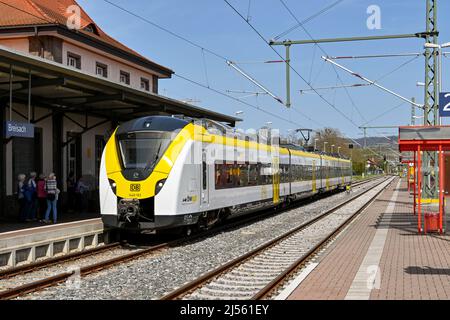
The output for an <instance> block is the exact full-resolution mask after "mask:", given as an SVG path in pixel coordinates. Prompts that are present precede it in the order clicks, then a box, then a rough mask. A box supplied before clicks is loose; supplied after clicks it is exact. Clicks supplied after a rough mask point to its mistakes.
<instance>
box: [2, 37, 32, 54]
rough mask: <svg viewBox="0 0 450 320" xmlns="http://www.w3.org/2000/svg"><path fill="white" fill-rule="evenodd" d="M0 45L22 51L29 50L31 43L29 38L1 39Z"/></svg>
mask: <svg viewBox="0 0 450 320" xmlns="http://www.w3.org/2000/svg"><path fill="white" fill-rule="evenodd" d="M0 45H2V46H5V47H8V48H11V49H14V50H17V51H22V52H29V49H30V44H29V41H28V38H17V39H1V38H0Z"/></svg>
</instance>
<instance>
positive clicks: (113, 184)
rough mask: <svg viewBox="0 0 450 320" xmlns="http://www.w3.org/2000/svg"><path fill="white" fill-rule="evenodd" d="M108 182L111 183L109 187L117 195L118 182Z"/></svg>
mask: <svg viewBox="0 0 450 320" xmlns="http://www.w3.org/2000/svg"><path fill="white" fill-rule="evenodd" d="M108 181H109V185H110V187H111V189H112V191H113V192H114V194H116V187H117V184H116V182H115V181H114V180H111V179H108Z"/></svg>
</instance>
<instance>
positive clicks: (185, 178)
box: [100, 116, 352, 233]
mask: <svg viewBox="0 0 450 320" xmlns="http://www.w3.org/2000/svg"><path fill="white" fill-rule="evenodd" d="M351 176H352V170H351V162H350V161H349V160H345V159H340V158H335V157H330V156H325V155H319V154H315V153H309V152H305V151H302V150H300V149H298V148H295V147H294V148H288V147H283V146H277V145H273V146H271V145H270V144H267V143H263V142H262V141H261V140H260V139H259V138H254V139H252V137H250V136H242V135H239V134H236V135H234V136H230V135H226V134H225V131H224V127H223V126H221V124H218V123H215V122H213V121H209V120H202V121H200V122H199V121H189V120H184V119H179V118H175V117H164V116H149V117H144V118H140V119H136V120H133V121H130V122H127V123H124V124H123V125H121V126H120V127H118V128H117V129H116V131H115V132H114V134H113V135H112V136H111V138H110V139H109V141H108V143H107V145H106V147H105V150H104V152H103V156H102V160H101V169H100V207H101V214H102V219H103V222H104V224H105V226H106V227H110V228H120V229H127V230H135V231H143V230H146V231H151V232H155V231H156V232H157V231H159V230H164V229H172V228H184V230H185V231H186V233H190V232H191V230H193V229H194V228H195V227H201V228H208V227H210V226H212V225H214V224H216V223H217V222H219V221H221V220H223V219H226V218H228V217H232V216H236V215H239V214H246V213H250V212H255V211H257V210H259V209H262V208H265V207H276V206H279V205H283V204H286V203H288V202H290V201H293V200H296V199H300V198H305V197H310V196H312V195H314V194H317V193H320V192H326V191H330V190H333V189H336V188H344V187H345V186H346V185H348V184H350V183H351Z"/></svg>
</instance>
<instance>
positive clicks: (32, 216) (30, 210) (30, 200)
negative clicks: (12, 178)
mask: <svg viewBox="0 0 450 320" xmlns="http://www.w3.org/2000/svg"><path fill="white" fill-rule="evenodd" d="M36 176H37V174H36V172H31V173H30V178H29V179H28V182H27V184H26V188H25V193H24V195H25V200H26V207H27V208H26V210H27V218H26V220H25V221H27V222H28V221H36V211H37V191H36V187H37V186H36Z"/></svg>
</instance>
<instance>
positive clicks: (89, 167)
mask: <svg viewBox="0 0 450 320" xmlns="http://www.w3.org/2000/svg"><path fill="white" fill-rule="evenodd" d="M14 109H15V110H17V111H19V112H20V113H22V114H27V107H26V106H21V105H14ZM8 110H9V109H6V110H5V111H6V119H7V120H9V112H8ZM48 112H49V111H48V110H47V109H43V108H35V116H36V118H39V117H42V116H45V115H46V114H48ZM67 115H68V116H69V117H71V118H72V119H73V120H75V121H77V122H79V123H80V124H83V125H84V123H85V117H84V116H82V115H78V114H70V113H68V114H67ZM12 120H13V121H18V122H26V121H27V120H26V119H24V118H22V117H21V116H19V115H18V114H16V113H13V116H12ZM102 120H103V119H99V118H95V117H88V126H89V127H90V126H94V125H95V124H97V123H99V122H101V121H102ZM35 127H37V128H40V129H41V130H42V167H43V170H42V171H43V172H42V173H44V174H45V175H48V174H49V173H51V172H53V171H54V168H53V127H52V118H51V117H49V118H47V119H45V120H43V121H42V122H39V123H37V124H36V125H35ZM82 131H83V129H82V128H81V127H79V126H78V125H76V124H75V123H73V122H72V121H70V120H69V119H67V118H66V117H64V120H63V132H64V135H63V142H66V141H67V133H68V132H74V133H77V132H78V133H81V132H82ZM111 132H112V130H111V123H110V122H107V123H105V124H102V125H100V126H98V127H95V128H93V129H92V130H89V131H88V132H86V133H84V134H83V135H82V136H81V159H78V161H81V162H82V175H83V176H84V177H85V178H86V180H87V182H88V183H90V184H92V189H97V186H96V185H95V182H96V180H95V173H96V168H95V167H96V161H95V148H96V146H95V141H96V136H104V137H105V138H108V137H109V134H110V133H111ZM67 156H68V152H67V147H66V148H64V149H63V176H62V177H61V180H62V181H66V180H67V173H68V172H67V168H68V161H67V159H68V157H67ZM36 170H38V169H37V168H36ZM6 172H7V176H6V195H7V196H11V195H13V194H14V193H15V191H16V190H15V181H16V179H17V177H15V176H13V175H14V173H13V141H10V142H9V143H8V144H7V145H6ZM23 173H24V174H27V175H28V174H29V172H23ZM39 173H40V172H38V174H39ZM60 189H61V190H63V191H67V187H66V185H65V184H64V186H62V187H61V186H60Z"/></svg>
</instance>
